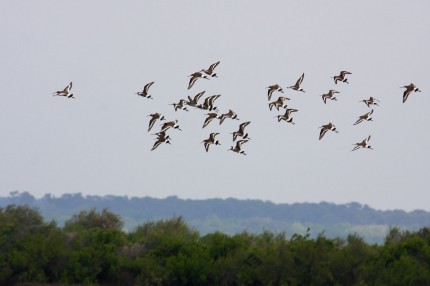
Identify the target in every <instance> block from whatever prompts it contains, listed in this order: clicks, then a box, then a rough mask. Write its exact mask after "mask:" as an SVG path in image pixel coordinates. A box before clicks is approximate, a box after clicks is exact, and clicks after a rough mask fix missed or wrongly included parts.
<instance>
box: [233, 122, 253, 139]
mask: <svg viewBox="0 0 430 286" xmlns="http://www.w3.org/2000/svg"><path fill="white" fill-rule="evenodd" d="M250 123H251V121H247V122H243V123H242V124H240V125H239V130H237V131H235V132H233V133H231V134H233V141H236V138H237V137H242V138H243V139H248V140H249V139H251V138H249V137H248V133H245V127H246V126H248V125H249V124H250Z"/></svg>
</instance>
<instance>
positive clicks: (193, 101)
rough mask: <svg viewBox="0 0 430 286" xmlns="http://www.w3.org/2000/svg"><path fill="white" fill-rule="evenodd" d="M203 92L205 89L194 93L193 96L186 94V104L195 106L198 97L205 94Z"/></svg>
mask: <svg viewBox="0 0 430 286" xmlns="http://www.w3.org/2000/svg"><path fill="white" fill-rule="evenodd" d="M205 92H206V91H202V92H199V93H198V94H196V95H195V96H194V98H191V96H189V95H188V101H187V104H188V105H189V106H194V107H195V106H197V103H198V101H199V99H200V98H201V97H202V96H203V94H205Z"/></svg>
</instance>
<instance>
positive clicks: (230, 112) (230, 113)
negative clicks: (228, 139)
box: [219, 109, 239, 125]
mask: <svg viewBox="0 0 430 286" xmlns="http://www.w3.org/2000/svg"><path fill="white" fill-rule="evenodd" d="M226 118H231V119H236V120H239V118H237V114H236V112H234V111H233V110H231V109H229V110H228V112H227V113H224V114H221V115H220V117H219V125H221V124H222V123H223V122H224V120H225V119H226Z"/></svg>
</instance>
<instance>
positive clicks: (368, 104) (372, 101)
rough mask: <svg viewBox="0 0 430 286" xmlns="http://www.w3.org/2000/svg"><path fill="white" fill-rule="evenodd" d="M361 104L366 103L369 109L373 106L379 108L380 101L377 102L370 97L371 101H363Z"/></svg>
mask: <svg viewBox="0 0 430 286" xmlns="http://www.w3.org/2000/svg"><path fill="white" fill-rule="evenodd" d="M359 102H364V103H365V104H366V105H367V107H370V106H371V105H376V106H379V104H378V102H379V100H377V99H376V98H374V97H370V98H369V99H363V100H361V101H359Z"/></svg>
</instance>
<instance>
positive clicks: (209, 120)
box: [202, 112, 218, 128]
mask: <svg viewBox="0 0 430 286" xmlns="http://www.w3.org/2000/svg"><path fill="white" fill-rule="evenodd" d="M206 115H207V117H206V119H205V122H203V127H202V128H205V127H206V126H208V124H209V123H210V122H211V121H212V120H213V119H215V118H218V114H216V113H215V112H211V113H208V114H206Z"/></svg>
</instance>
